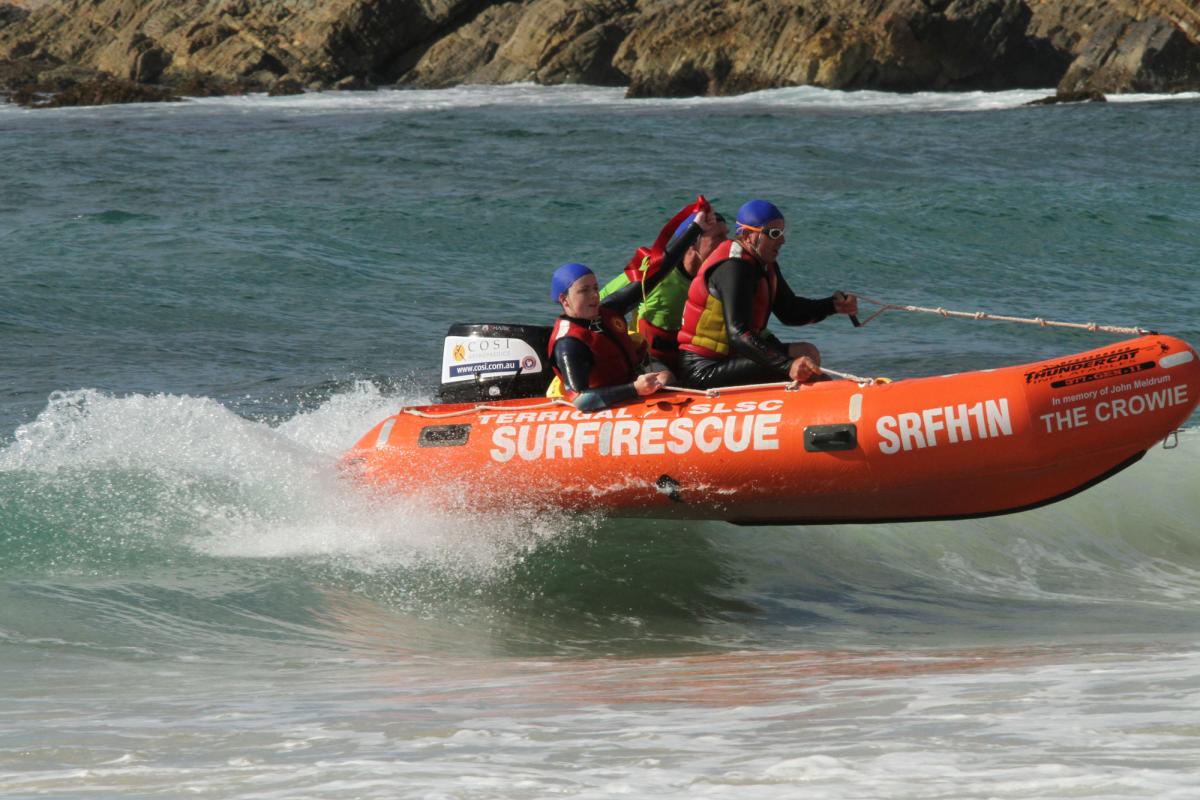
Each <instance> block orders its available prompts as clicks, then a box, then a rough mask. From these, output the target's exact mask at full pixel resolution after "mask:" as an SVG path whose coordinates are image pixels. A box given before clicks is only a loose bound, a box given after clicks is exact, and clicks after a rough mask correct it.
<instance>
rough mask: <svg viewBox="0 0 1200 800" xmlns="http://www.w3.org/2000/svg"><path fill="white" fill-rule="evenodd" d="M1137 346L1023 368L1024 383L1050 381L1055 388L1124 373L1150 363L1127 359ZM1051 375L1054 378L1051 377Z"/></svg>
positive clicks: (1137, 369)
mask: <svg viewBox="0 0 1200 800" xmlns="http://www.w3.org/2000/svg"><path fill="white" fill-rule="evenodd" d="M1140 349H1141V348H1138V347H1125V348H1122V349H1120V350H1110V351H1109V352H1107V353H1101V354H1099V355H1096V356H1088V357H1086V358H1069V359H1067V360H1066V361H1059V362H1058V363H1056V364H1050V365H1049V366H1046V367H1039V368H1038V369H1035V370H1030V371H1029V372H1026V373H1025V383H1027V384H1028V383H1042V382H1043V381H1051V384H1050V385H1051V386H1052V387H1054V388H1056V389H1057V388H1061V387H1064V386H1072V385H1074V384H1077V383H1084V382H1086V381H1089V380H1098V379H1100V378H1104V377H1110V376H1113V375H1124V374H1128V373H1130V372H1138V371H1139V370H1143V369H1149V368H1150V367H1153V366H1154V362H1153V361H1150V362H1146V363H1143V364H1131V363H1128V362H1131V361H1133V360H1134V359H1135V358H1137V354H1138V351H1139V350H1140ZM1106 368H1107V369H1106ZM1097 371H1102V374H1094V373H1096V372H1097ZM1055 378H1057V379H1058V380H1055Z"/></svg>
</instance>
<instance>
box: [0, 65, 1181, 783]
mask: <svg viewBox="0 0 1200 800" xmlns="http://www.w3.org/2000/svg"><path fill="white" fill-rule="evenodd" d="M1041 94H1042V93H1041V92H1004V93H994V94H983V93H971V94H951V95H920V94H918V95H905V96H899V95H886V94H877V93H870V92H863V93H852V94H846V93H838V92H826V91H820V90H814V89H788V90H778V91H771V92H761V93H757V94H752V95H746V96H742V97H737V98H725V99H693V100H644V101H630V100H625V99H623V98H622V97H621V94H620V91H614V90H609V89H596V88H588V87H559V88H539V87H532V86H511V87H489V88H482V87H464V88H459V89H452V90H445V91H431V92H417V91H403V92H402V91H385V92H376V93H368V94H343V93H329V94H322V95H307V96H303V97H298V98H265V97H249V98H225V99H211V100H200V101H189V102H186V103H180V104H172V105H148V106H125V107H108V108H97V109H64V110H55V111H38V112H31V111H26V110H21V109H17V108H14V107H11V106H0V153H3V158H2V161H0V276H2V277H3V280H2V281H0V687H2V691H0V795H3V796H4V797H6V798H32V797H56V798H69V797H98V798H99V797H123V798H148V797H181V796H189V795H198V796H205V797H216V798H234V797H236V798H246V797H254V798H396V797H405V798H408V797H411V798H464V799H465V798H472V799H474V798H545V797H560V796H561V797H578V798H600V797H613V796H646V795H648V794H651V793H653V794H654V795H656V796H662V797H720V798H725V797H737V798H793V797H798V796H803V797H811V798H846V799H849V798H921V799H922V800H927V799H928V798H948V799H949V798H956V799H957V798H981V799H982V798H1003V799H1004V800H1008V799H1009V798H1014V799H1015V798H1066V797H1071V798H1106V799H1107V798H1130V799H1131V800H1132V798H1139V799H1140V798H1146V797H1155V798H1193V797H1196V796H1197V794H1196V791H1197V790H1196V779H1195V774H1196V765H1197V764H1198V763H1200V723H1197V720H1198V719H1200V523H1198V522H1197V520H1198V519H1200V493H1197V491H1196V489H1197V486H1198V485H1200V420H1197V419H1196V418H1195V417H1193V419H1192V420H1191V421H1190V422H1189V423H1188V426H1187V427H1186V428H1185V429H1184V430H1183V431H1182V432H1181V433H1180V435H1179V438H1178V443H1179V446H1178V447H1176V448H1174V449H1170V450H1166V449H1156V450H1153V451H1151V453H1150V454H1149V455H1148V457H1147V458H1146V459H1145V460H1143V461H1142V462H1141V463H1139V464H1137V465H1136V466H1134V467H1133V468H1131V469H1129V470H1127V471H1126V472H1124V473H1122V474H1120V475H1118V476H1117V477H1115V478H1113V479H1112V480H1110V481H1107V482H1105V483H1103V484H1101V485H1100V486H1098V487H1095V488H1093V489H1091V490H1089V491H1087V492H1084V493H1083V494H1081V495H1078V496H1076V497H1074V498H1071V499H1070V500H1067V501H1065V502H1062V503H1059V504H1056V505H1053V506H1049V507H1046V508H1043V509H1039V510H1036V511H1031V512H1026V513H1022V514H1016V515H1011V516H1005V517H998V518H993V519H986V520H976V521H968V522H954V523H932V524H931V523H920V524H904V525H874V526H836V527H808V528H801V527H776V528H737V527H733V526H729V525H725V524H721V523H683V522H672V521H657V522H650V521H628V520H610V519H603V518H599V517H597V516H595V515H590V514H587V513H583V514H578V515H567V514H563V515H558V516H544V515H536V514H533V513H531V512H529V511H527V510H525V509H520V508H515V509H513V510H512V512H511V513H509V514H506V515H504V516H494V515H493V516H489V515H486V514H483V513H480V514H476V515H468V516H462V515H458V516H454V515H450V514H447V513H446V512H444V511H443V510H440V509H438V508H432V507H421V506H419V505H416V504H414V503H412V502H408V501H404V500H402V499H395V500H394V501H386V502H384V501H379V500H378V499H375V498H367V497H364V496H362V495H361V494H360V493H359V492H358V491H357V490H356V489H355V488H354V487H353V486H350V485H347V484H345V483H344V482H342V481H341V480H339V478H338V476H337V473H336V470H335V469H334V464H335V462H336V460H337V459H338V457H339V456H340V454H341V453H342V452H344V451H345V450H346V449H347V448H348V447H349V446H350V445H351V444H353V442H354V441H355V440H356V439H357V438H358V437H359V436H360V435H361V434H363V433H365V432H366V431H367V430H368V429H369V428H370V427H371V426H372V425H373V424H374V423H375V422H377V421H378V420H379V419H380V418H382V417H383V416H386V415H387V414H389V413H391V412H392V411H394V409H395V408H396V407H398V406H399V405H402V404H405V403H411V402H418V401H427V400H429V399H431V398H432V397H433V395H434V392H435V388H436V381H437V371H438V366H439V362H440V353H441V337H442V335H443V334H444V332H445V330H446V328H447V327H448V326H449V325H450V324H452V323H454V322H466V321H506V322H534V323H546V322H548V321H549V319H550V318H551V317H552V316H553V315H554V313H555V309H554V308H553V307H552V306H551V305H550V304H549V303H548V302H547V300H546V283H547V280H548V276H549V273H550V271H551V270H552V269H553V267H554V266H555V265H557V264H558V263H561V262H563V261H567V260H579V261H584V262H586V263H589V264H591V265H592V266H593V267H595V268H596V269H597V271H598V272H599V273H600V274H601V275H602V276H603V275H605V274H612V273H615V272H616V270H618V269H619V268H620V267H621V265H623V264H624V262H625V260H626V259H627V257H628V255H629V253H630V252H631V250H632V248H633V247H634V246H636V245H637V244H640V243H646V242H648V241H649V240H650V239H651V238H652V237H653V235H654V233H655V232H656V231H657V229H658V227H659V226H660V225H661V223H662V221H663V220H665V219H666V217H668V216H669V215H670V214H671V213H672V212H673V211H674V210H676V209H677V208H678V207H680V206H682V205H683V204H684V203H686V202H688V201H689V200H691V199H693V198H694V196H695V195H696V194H697V193H698V192H703V193H705V194H706V195H707V196H708V197H710V198H711V199H712V200H713V201H714V203H715V205H716V207H717V208H718V209H720V210H722V211H724V212H726V213H732V212H733V211H734V210H736V208H737V206H738V205H740V203H741V202H742V201H744V200H745V199H748V198H749V197H753V196H762V197H767V198H770V199H772V200H774V201H775V202H776V203H777V204H778V205H779V206H780V207H781V208H783V209H784V211H785V213H786V214H787V216H788V222H789V237H788V238H789V241H788V244H787V245H786V247H785V248H784V251H783V255H782V258H781V263H782V264H783V268H784V271H785V273H786V275H787V276H788V279H789V281H790V282H791V284H792V285H793V287H795V288H796V289H797V291H800V292H802V293H809V294H812V295H816V296H823V295H824V294H827V293H828V292H830V291H832V290H833V289H835V288H843V289H847V290H854V291H858V292H860V293H862V294H864V295H866V296H869V297H872V298H877V299H881V300H884V301H887V302H894V303H903V304H915V305H922V306H930V307H944V308H948V309H955V310H966V311H977V310H982V311H990V312H993V313H1003V314H1012V315H1017V316H1027V317H1034V316H1041V317H1044V318H1046V319H1054V320H1064V321H1076V322H1089V321H1095V322H1099V323H1102V324H1113V325H1125V326H1133V325H1140V326H1143V327H1147V328H1152V329H1155V330H1159V331H1162V332H1165V333H1171V334H1175V335H1178V336H1181V337H1183V338H1184V339H1187V340H1188V341H1190V342H1192V343H1193V344H1195V343H1197V342H1200V313H1198V312H1200V301H1198V300H1197V297H1196V290H1197V285H1198V279H1200V266H1198V263H1197V262H1198V257H1200V192H1197V183H1198V182H1200V97H1198V96H1196V95H1183V96H1175V97H1154V96H1137V97H1124V98H1119V102H1111V103H1108V104H1089V105H1078V106H1064V107H1047V108H1029V107H1024V106H1023V105H1022V104H1023V103H1024V102H1025V101H1027V100H1030V99H1033V98H1035V97H1038V96H1040V95H1041ZM1114 100H1118V98H1114ZM864 310H866V311H869V309H864ZM864 316H865V314H864ZM805 335H806V336H805V338H809V339H811V340H812V341H814V342H816V343H817V344H818V345H819V346H820V347H821V348H822V351H823V353H824V354H825V362H826V364H828V365H829V366H831V367H833V368H835V369H841V370H844V371H849V372H853V373H856V374H864V375H888V376H891V377H896V378H902V377H906V376H915V375H924V374H939V373H944V372H950V371H957V370H965V369H981V368H987V367H990V366H997V365H1000V364H1013V363H1021V362H1025V361H1031V360H1035V359H1039V358H1047V357H1051V356H1055V355H1062V354H1066V353H1071V352H1076V351H1078V350H1082V349H1085V348H1090V347H1094V346H1098V345H1099V344H1102V343H1105V342H1108V341H1113V340H1114V339H1115V338H1117V337H1114V336H1111V335H1105V334H1099V333H1088V332H1081V331H1063V330H1053V329H1045V328H1041V327H1037V326H1024V325H1006V324H1000V323H991V322H983V321H959V320H946V319H942V318H940V317H937V316H929V315H916V314H904V313H900V312H891V313H888V314H885V315H883V316H882V317H879V318H878V319H876V320H875V321H873V322H871V323H870V324H869V325H867V326H866V327H864V328H861V329H853V328H851V326H849V325H847V324H844V320H830V321H827V322H825V323H823V324H822V325H819V326H816V327H814V328H811V329H808V330H806V331H805Z"/></svg>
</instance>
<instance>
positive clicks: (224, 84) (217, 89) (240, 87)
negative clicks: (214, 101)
mask: <svg viewBox="0 0 1200 800" xmlns="http://www.w3.org/2000/svg"><path fill="white" fill-rule="evenodd" d="M167 85H168V86H170V88H171V89H172V90H173V91H174V92H175V93H176V94H178V95H182V96H184V97H224V96H227V95H243V94H250V93H251V92H259V91H262V90H263V87H262V86H260V85H259V84H256V83H253V82H252V81H249V80H247V79H245V78H233V79H227V78H219V77H216V76H213V75H206V74H203V73H188V74H185V75H174V76H172V78H171V79H170V80H169V81H168V82H167Z"/></svg>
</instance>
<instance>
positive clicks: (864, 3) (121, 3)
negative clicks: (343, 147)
mask: <svg viewBox="0 0 1200 800" xmlns="http://www.w3.org/2000/svg"><path fill="white" fill-rule="evenodd" d="M64 70H66V71H71V70H75V71H76V72H77V73H79V75H77V78H76V82H78V80H83V79H85V78H86V79H88V80H92V79H98V80H107V81H110V82H111V81H127V82H130V83H133V84H138V85H144V86H162V87H165V90H166V91H167V92H168V93H170V92H177V93H181V94H188V93H189V92H190V90H196V91H203V92H208V93H212V92H221V91H248V90H261V91H267V90H270V89H272V88H275V89H276V91H277V92H280V93H282V92H295V91H297V90H298V88H301V87H302V88H308V89H323V88H334V87H340V88H369V87H372V86H378V85H390V84H394V83H399V84H402V85H407V86H415V87H443V86H449V85H454V84H459V83H508V82H514V81H534V82H537V83H546V84H549V83H590V84H601V85H612V86H628V87H629V88H628V92H629V94H630V95H632V96H651V95H675V96H677V95H689V94H734V93H739V92H745V91H751V90H756V89H764V88H772V87H778V86H792V85H802V84H809V85H816V86H824V87H828V88H837V89H884V90H891V91H918V90H971V89H984V90H996V89H1006V88H1028V87H1047V88H1048V87H1057V89H1058V90H1059V92H1060V93H1064V94H1069V93H1076V92H1102V93H1115V92H1127V91H1139V92H1142V91H1148V92H1174V91H1182V90H1196V89H1200V11H1197V9H1196V6H1195V4H1194V2H1193V0H1106V2H1104V3H1096V2H1094V0H324V1H323V2H321V3H314V2H312V0H212V1H211V2H204V3H196V2H189V0H21V2H20V4H19V5H18V4H17V3H16V1H15V0H7V2H6V0H0V93H7V94H15V95H20V96H25V95H21V92H25V94H29V93H30V92H32V93H33V94H37V93H39V92H41V93H44V92H46V91H50V92H53V91H61V88H55V87H56V86H58V85H59V84H61V82H62V76H63V75H64V74H66V73H64ZM84 73H86V74H84ZM55 75H57V76H58V77H57V79H55V77H54V76H55ZM45 76H49V77H45ZM55 80H57V81H58V83H56V82H55ZM183 88H187V89H188V90H189V91H183V90H182V89H183Z"/></svg>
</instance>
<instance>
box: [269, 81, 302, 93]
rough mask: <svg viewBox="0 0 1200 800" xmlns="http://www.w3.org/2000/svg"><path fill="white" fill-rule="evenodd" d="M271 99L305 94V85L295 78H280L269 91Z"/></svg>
mask: <svg viewBox="0 0 1200 800" xmlns="http://www.w3.org/2000/svg"><path fill="white" fill-rule="evenodd" d="M267 94H269V95H270V96H271V97H283V96H287V95H294V94H304V84H302V83H300V81H298V80H296V79H295V78H280V79H279V80H277V81H275V83H274V84H273V85H272V86H271V88H270V89H269V90H268V91H267Z"/></svg>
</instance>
